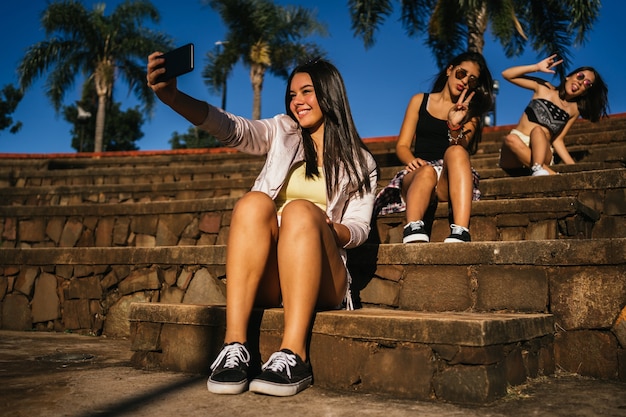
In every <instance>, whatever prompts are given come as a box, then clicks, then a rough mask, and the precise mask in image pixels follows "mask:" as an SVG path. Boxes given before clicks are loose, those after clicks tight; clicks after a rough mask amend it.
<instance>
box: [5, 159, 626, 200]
mask: <svg viewBox="0 0 626 417" xmlns="http://www.w3.org/2000/svg"><path fill="white" fill-rule="evenodd" d="M624 150H626V147H625V148H624ZM594 155H596V156H598V157H600V159H602V160H603V161H604V160H608V159H611V158H612V160H613V162H599V163H598V162H587V163H581V164H575V165H560V166H556V167H555V168H556V169H557V171H560V172H562V173H569V174H570V175H573V176H574V177H575V175H574V174H576V175H583V174H582V171H589V170H591V172H590V173H587V174H586V175H598V176H601V177H604V176H607V175H608V176H613V175H619V174H612V173H611V172H612V171H613V170H612V169H607V168H610V167H622V166H623V160H622V161H617V159H618V158H620V157H619V155H620V153H619V152H617V153H616V150H615V149H611V148H607V149H605V150H603V151H596V152H594ZM622 159H623V157H622ZM485 160H486V158H482V159H474V160H473V162H476V161H482V163H481V162H479V163H478V165H493V166H494V167H493V168H489V169H486V170H485V172H487V173H489V172H494V171H498V172H499V175H498V176H492V177H491V178H489V177H482V180H481V185H480V188H481V191H482V193H483V198H497V196H498V194H497V193H494V192H496V191H497V190H496V189H494V188H487V190H485V184H488V183H489V181H491V179H492V178H497V179H499V180H500V181H507V178H508V176H506V177H505V176H503V175H505V173H504V172H503V171H502V170H499V168H496V167H495V164H497V159H494V158H491V159H490V161H491V162H489V163H487V162H485ZM255 164H256V162H255ZM229 166H232V165H229ZM400 169H401V167H400V166H397V165H396V166H391V167H386V168H385V167H383V168H382V169H381V179H380V181H379V186H380V187H384V186H386V185H387V184H388V182H389V180H390V179H391V178H392V177H393V175H395V173H396V172H397V171H398V170H400ZM225 172H227V171H225ZM481 172H482V170H479V173H481ZM615 172H617V173H619V172H620V170H615ZM227 175H229V174H227ZM574 177H571V178H574ZM160 178H161V179H162V178H163V177H160ZM255 178H256V173H254V174H251V175H248V176H242V177H238V176H236V175H233V176H232V177H231V178H228V179H224V178H213V179H200V177H198V178H194V179H193V180H183V181H178V182H158V181H155V182H141V183H110V184H100V185H42V186H38V187H14V186H8V187H0V193H1V194H2V196H3V204H5V205H14V204H17V205H35V206H49V205H74V204H82V203H87V204H94V203H120V202H145V201H163V200H192V199H202V198H209V197H240V196H241V195H243V194H244V193H246V192H247V191H248V190H249V189H250V187H251V186H252V185H253V183H254V179H255ZM568 178H570V177H568ZM112 181H113V180H112ZM550 181H552V180H550ZM565 181H567V180H565ZM530 183H532V184H538V183H536V182H535V181H534V180H531V181H530ZM558 183H559V184H563V181H561V182H558ZM565 187H566V188H565V189H566V190H567V189H568V186H567V185H565ZM491 193H494V194H491Z"/></svg>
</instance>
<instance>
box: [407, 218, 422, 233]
mask: <svg viewBox="0 0 626 417" xmlns="http://www.w3.org/2000/svg"><path fill="white" fill-rule="evenodd" d="M421 227H424V222H423V221H421V220H418V221H416V222H410V223H409V228H410V229H411V231H415V230H417V229H419V228H421Z"/></svg>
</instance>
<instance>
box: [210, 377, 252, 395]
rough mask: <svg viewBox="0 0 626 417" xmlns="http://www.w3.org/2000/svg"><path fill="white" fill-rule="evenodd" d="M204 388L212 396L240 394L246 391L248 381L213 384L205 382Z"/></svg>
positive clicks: (213, 382) (212, 382)
mask: <svg viewBox="0 0 626 417" xmlns="http://www.w3.org/2000/svg"><path fill="white" fill-rule="evenodd" d="M206 387H207V389H208V390H209V392H211V393H213V394H241V393H243V392H245V391H247V390H248V381H244V382H215V381H211V379H209V380H207V382H206Z"/></svg>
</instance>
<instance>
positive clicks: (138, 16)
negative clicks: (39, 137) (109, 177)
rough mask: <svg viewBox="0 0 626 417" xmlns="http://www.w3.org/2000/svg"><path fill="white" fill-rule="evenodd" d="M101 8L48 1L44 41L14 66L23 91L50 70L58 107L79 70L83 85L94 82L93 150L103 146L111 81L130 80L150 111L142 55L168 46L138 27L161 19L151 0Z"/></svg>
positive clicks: (48, 87) (50, 93)
mask: <svg viewBox="0 0 626 417" xmlns="http://www.w3.org/2000/svg"><path fill="white" fill-rule="evenodd" d="M104 9H105V5H104V4H103V3H100V4H97V5H96V6H95V7H94V9H93V10H92V11H91V12H89V11H87V10H86V9H85V7H84V6H83V4H82V3H81V2H80V1H77V0H63V1H59V2H56V3H51V4H50V5H49V6H48V8H47V9H46V10H45V11H44V13H43V16H42V18H41V24H42V26H43V28H44V30H45V32H46V37H47V39H46V40H44V41H41V42H38V43H36V44H35V45H33V46H31V47H30V48H28V50H27V51H26V54H25V56H24V58H23V59H22V61H21V63H20V64H19V67H18V72H19V76H20V84H21V87H22V88H23V89H26V88H27V87H29V86H30V85H31V84H32V83H33V81H34V80H35V78H37V77H39V76H41V75H43V74H44V72H46V71H49V73H48V78H47V82H46V94H47V95H48V97H49V98H50V100H51V101H52V103H53V105H54V107H55V109H56V110H57V111H59V109H60V107H61V102H62V100H63V96H64V95H65V93H66V91H67V90H68V89H69V88H70V87H71V86H72V85H73V83H74V81H75V78H76V77H77V75H78V74H79V73H81V74H82V75H84V76H85V77H86V82H85V85H87V84H88V83H93V84H94V85H95V86H96V93H97V95H98V111H97V114H96V128H95V135H94V152H101V151H102V150H103V149H102V143H103V141H102V138H103V133H104V122H105V113H106V108H107V103H108V101H109V100H110V99H111V95H112V93H113V87H114V85H115V81H116V80H118V79H119V78H120V77H121V78H122V79H123V80H124V81H125V82H126V83H128V85H129V88H130V90H131V91H133V93H134V94H135V96H136V97H137V98H138V99H139V100H140V101H141V102H142V103H144V106H145V110H147V111H148V112H150V111H151V110H152V109H153V107H154V103H155V98H154V93H153V92H152V91H151V90H150V88H148V86H147V85H146V78H145V77H146V75H145V74H146V72H145V61H146V56H148V54H149V53H151V52H152V51H156V50H167V49H169V48H171V46H172V42H171V40H169V38H168V37H166V36H165V35H163V34H161V33H158V32H153V31H151V30H149V29H147V28H146V27H143V26H142V25H141V24H142V21H143V20H145V19H150V20H151V21H153V22H158V20H159V13H158V11H157V9H156V8H155V7H154V6H153V5H152V4H151V3H150V2H149V1H147V0H146V1H144V0H136V1H132V0H127V1H126V2H124V3H122V4H120V5H119V6H118V7H117V8H116V9H115V10H114V11H113V13H112V14H111V15H110V16H105V15H104ZM83 88H84V87H83Z"/></svg>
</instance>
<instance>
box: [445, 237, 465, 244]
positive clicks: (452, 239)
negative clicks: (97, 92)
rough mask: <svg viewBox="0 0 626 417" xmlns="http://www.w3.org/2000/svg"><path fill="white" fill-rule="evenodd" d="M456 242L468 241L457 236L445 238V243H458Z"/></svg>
mask: <svg viewBox="0 0 626 417" xmlns="http://www.w3.org/2000/svg"><path fill="white" fill-rule="evenodd" d="M456 242H458V243H467V242H466V241H464V240H461V239H456V238H453V237H447V238H445V239H444V243H456Z"/></svg>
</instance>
